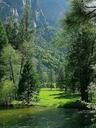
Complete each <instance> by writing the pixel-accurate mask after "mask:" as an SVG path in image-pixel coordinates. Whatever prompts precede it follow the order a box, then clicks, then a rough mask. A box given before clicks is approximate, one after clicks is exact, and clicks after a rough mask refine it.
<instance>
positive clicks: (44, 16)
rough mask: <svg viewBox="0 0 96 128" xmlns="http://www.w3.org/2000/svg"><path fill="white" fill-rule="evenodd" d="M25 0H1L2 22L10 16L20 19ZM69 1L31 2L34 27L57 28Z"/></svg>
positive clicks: (41, 0) (33, 0) (0, 12)
mask: <svg viewBox="0 0 96 128" xmlns="http://www.w3.org/2000/svg"><path fill="white" fill-rule="evenodd" d="M24 1H25V0H0V20H6V19H7V18H8V17H9V16H14V17H15V18H16V19H19V18H20V17H22V15H23V9H24ZM67 1H68V0H29V2H30V8H31V14H32V15H31V16H32V22H33V24H34V27H42V28H43V29H45V31H47V28H48V26H55V27H57V23H58V21H59V20H60V18H61V17H62V16H63V14H64V12H65V11H66V9H67V8H68V3H67Z"/></svg>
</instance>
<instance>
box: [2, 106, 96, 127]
mask: <svg viewBox="0 0 96 128" xmlns="http://www.w3.org/2000/svg"><path fill="white" fill-rule="evenodd" d="M95 117H96V114H95V112H94V113H93V112H91V113H90V112H88V111H78V110H66V109H61V108H55V109H45V108H38V107H36V108H35V107H34V108H24V109H10V110H0V128H96V124H95V122H96V120H95Z"/></svg>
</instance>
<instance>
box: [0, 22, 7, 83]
mask: <svg viewBox="0 0 96 128" xmlns="http://www.w3.org/2000/svg"><path fill="white" fill-rule="evenodd" d="M7 43H8V40H7V36H6V32H5V29H4V27H3V24H2V23H1V22H0V81H1V79H2V77H3V75H4V70H3V68H2V66H3V60H2V59H1V57H2V55H1V54H2V50H3V48H4V47H5V46H6V44H7Z"/></svg>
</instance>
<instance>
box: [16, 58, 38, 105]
mask: <svg viewBox="0 0 96 128" xmlns="http://www.w3.org/2000/svg"><path fill="white" fill-rule="evenodd" d="M36 89H37V79H36V74H35V72H34V70H33V65H32V63H31V61H29V60H27V61H26V64H25V65H24V69H23V72H22V75H21V79H20V82H19V87H18V97H19V98H20V100H22V101H23V100H25V101H26V102H27V103H28V104H29V103H30V101H31V98H32V96H33V94H34V92H36Z"/></svg>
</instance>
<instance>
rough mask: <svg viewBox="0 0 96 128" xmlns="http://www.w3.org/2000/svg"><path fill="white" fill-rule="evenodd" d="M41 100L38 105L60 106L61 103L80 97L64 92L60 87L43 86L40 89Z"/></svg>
mask: <svg viewBox="0 0 96 128" xmlns="http://www.w3.org/2000/svg"><path fill="white" fill-rule="evenodd" d="M39 99H40V100H39V102H38V103H37V105H40V106H45V107H58V106H60V105H63V104H66V103H69V102H74V101H76V100H78V99H79V96H77V95H69V94H67V95H66V94H64V91H61V90H60V89H52V90H51V89H50V88H43V89H41V90H40V94H39Z"/></svg>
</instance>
